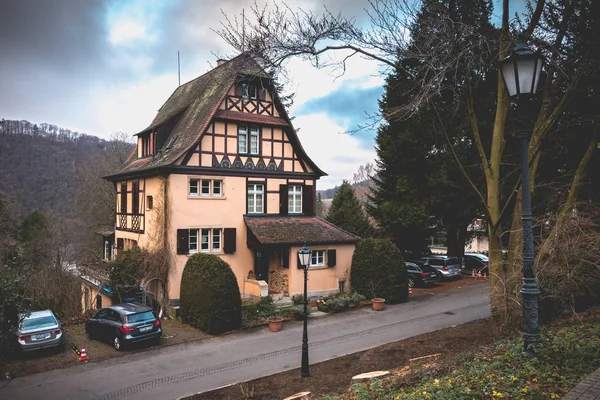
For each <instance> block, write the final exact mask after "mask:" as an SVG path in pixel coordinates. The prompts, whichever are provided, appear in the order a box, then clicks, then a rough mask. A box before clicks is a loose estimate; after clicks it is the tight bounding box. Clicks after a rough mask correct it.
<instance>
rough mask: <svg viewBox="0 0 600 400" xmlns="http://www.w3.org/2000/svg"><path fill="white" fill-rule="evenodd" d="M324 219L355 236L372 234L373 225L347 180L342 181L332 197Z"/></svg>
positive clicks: (369, 235)
mask: <svg viewBox="0 0 600 400" xmlns="http://www.w3.org/2000/svg"><path fill="white" fill-rule="evenodd" d="M326 219H327V221H329V222H331V223H332V224H334V225H336V226H339V227H340V228H342V229H343V230H345V231H347V232H350V233H353V234H355V235H357V236H360V237H371V236H373V227H372V226H371V224H370V223H369V219H368V218H367V215H366V214H365V212H364V210H363V208H362V205H361V204H360V201H358V199H357V198H356V195H355V194H354V188H353V187H352V185H350V184H349V183H348V182H347V181H344V182H343V183H342V186H340V188H339V189H338V191H337V193H336V194H335V196H334V197H333V201H332V202H331V207H330V208H329V213H328V214H327V217H326Z"/></svg>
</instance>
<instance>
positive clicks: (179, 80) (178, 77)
mask: <svg viewBox="0 0 600 400" xmlns="http://www.w3.org/2000/svg"><path fill="white" fill-rule="evenodd" d="M177 80H178V83H179V84H178V85H177V87H179V86H181V68H180V65H179V50H177Z"/></svg>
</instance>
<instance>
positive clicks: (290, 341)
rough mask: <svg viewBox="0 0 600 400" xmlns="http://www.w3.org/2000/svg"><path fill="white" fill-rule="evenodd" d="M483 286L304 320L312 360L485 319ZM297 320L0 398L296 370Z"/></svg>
mask: <svg viewBox="0 0 600 400" xmlns="http://www.w3.org/2000/svg"><path fill="white" fill-rule="evenodd" d="M488 290H489V289H488V285H487V284H480V285H471V286H467V287H463V288H461V289H458V290H454V291H452V292H448V293H442V294H438V295H435V296H431V297H415V298H411V300H410V301H409V302H408V303H404V304H398V305H394V306H389V305H388V306H386V309H385V311H383V312H374V311H371V310H370V309H367V308H366V307H365V308H361V309H358V310H355V311H352V312H348V313H343V314H337V315H332V316H327V317H325V318H320V319H311V320H310V321H309V343H310V353H309V354H310V362H311V363H316V362H320V361H324V360H328V359H331V358H335V357H339V356H342V355H345V354H350V353H354V352H358V351H362V350H366V349H368V348H371V347H376V346H379V345H381V344H385V343H390V342H394V341H397V340H402V339H406V338H408V337H411V336H415V335H419V334H421V333H426V332H431V331H434V330H437V329H441V328H446V327H450V326H453V325H457V324H462V323H465V322H469V321H473V320H476V319H480V318H485V317H487V316H489V314H490V308H489V295H488ZM301 340H302V324H301V323H299V322H298V323H286V324H284V328H283V330H282V331H281V332H279V333H270V332H268V330H267V329H266V328H261V329H258V330H255V331H254V332H242V333H235V334H231V335H225V336H221V337H218V338H212V339H208V340H203V341H201V342H196V343H187V344H182V345H177V346H171V347H165V348H162V349H159V350H158V351H152V352H140V353H135V354H131V355H129V356H126V357H120V358H115V359H110V360H106V361H102V362H98V363H93V362H91V363H87V364H79V365H77V366H75V367H70V368H65V369H61V370H55V371H49V372H44V373H40V374H35V375H30V376H25V377H22V378H17V379H13V380H12V381H10V383H9V384H8V385H7V386H5V387H4V388H3V389H1V390H0V398H2V399H12V400H21V399H23V400H25V399H27V400H31V399H45V400H52V399H97V400H100V399H102V400H116V399H128V400H129V399H145V400H149V399H176V398H179V397H182V396H187V395H191V394H194V393H198V392H204V391H208V390H211V389H215V388H218V387H221V386H224V385H228V384H232V383H235V382H242V381H246V380H249V379H254V378H258V377H261V376H265V375H269V374H273V373H277V372H281V371H285V370H289V369H293V368H297V367H298V366H299V365H300V344H301Z"/></svg>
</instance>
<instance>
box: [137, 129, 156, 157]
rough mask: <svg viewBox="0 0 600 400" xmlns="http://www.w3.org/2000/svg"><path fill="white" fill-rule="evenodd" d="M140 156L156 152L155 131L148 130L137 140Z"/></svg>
mask: <svg viewBox="0 0 600 400" xmlns="http://www.w3.org/2000/svg"><path fill="white" fill-rule="evenodd" d="M138 146H139V147H140V149H139V151H138V154H139V156H140V157H148V156H151V155H153V154H155V153H156V132H148V133H146V134H144V135H142V136H141V137H140V139H139V140H138Z"/></svg>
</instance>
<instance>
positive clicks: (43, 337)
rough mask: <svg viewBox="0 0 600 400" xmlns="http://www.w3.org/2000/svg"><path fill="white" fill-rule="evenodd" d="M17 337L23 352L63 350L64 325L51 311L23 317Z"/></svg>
mask: <svg viewBox="0 0 600 400" xmlns="http://www.w3.org/2000/svg"><path fill="white" fill-rule="evenodd" d="M16 336H17V344H18V346H19V349H20V350H22V351H32V350H39V349H43V348H48V347H57V348H58V349H59V350H61V349H62V348H63V347H64V341H63V330H62V325H61V323H60V321H59V320H58V318H56V316H55V315H54V313H53V312H52V311H50V310H43V311H33V312H32V313H30V314H29V315H27V314H25V315H21V323H20V324H19V330H18V331H17V335H16Z"/></svg>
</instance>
